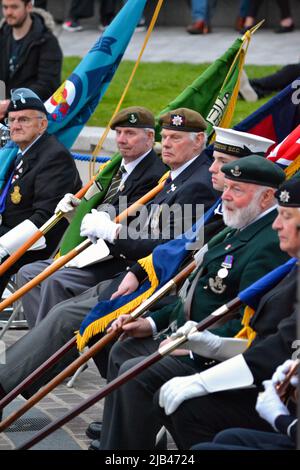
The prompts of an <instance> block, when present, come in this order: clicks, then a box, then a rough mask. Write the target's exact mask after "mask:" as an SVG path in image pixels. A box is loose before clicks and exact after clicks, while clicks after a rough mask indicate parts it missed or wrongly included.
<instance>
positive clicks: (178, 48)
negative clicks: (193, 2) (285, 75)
mask: <svg viewBox="0 0 300 470" xmlns="http://www.w3.org/2000/svg"><path fill="white" fill-rule="evenodd" d="M57 34H58V37H59V42H60V44H61V47H62V50H63V53H64V55H65V56H74V55H79V56H81V57H82V56H84V55H85V54H86V53H87V52H88V51H89V49H90V48H91V46H92V45H93V44H94V42H95V41H96V39H97V38H98V36H99V34H100V32H99V31H98V30H97V27H96V25H95V26H92V25H90V24H88V25H86V26H85V29H84V30H83V31H79V32H73V33H70V32H67V31H64V30H62V28H61V27H60V26H59V27H58V29H57ZM145 35H146V33H145V32H136V33H135V34H134V35H133V38H132V40H131V42H130V44H129V46H128V48H127V50H126V52H125V54H124V59H127V60H136V59H137V57H138V54H139V52H140V49H141V46H142V44H143V40H144V38H145ZM238 36H239V34H238V33H237V32H236V31H234V30H233V29H229V28H222V27H215V28H214V30H213V32H212V33H211V34H207V35H204V36H203V35H196V36H194V35H190V34H187V33H186V31H185V29H184V28H183V27H157V28H155V29H154V31H153V32H152V34H151V37H150V40H149V43H148V45H147V47H146V49H145V52H144V54H143V58H142V60H143V61H145V62H161V61H170V62H189V63H194V64H197V63H203V62H212V61H214V60H215V59H216V58H217V57H219V56H220V55H221V54H223V52H225V51H226V49H227V48H228V47H229V46H230V44H232V43H233V41H234V40H235V39H236V38H237V37H238ZM299 43H300V30H299V29H296V30H295V31H294V32H292V33H285V34H275V33H274V32H273V30H271V29H266V28H261V29H260V30H259V31H257V32H256V33H255V34H254V35H253V38H252V40H251V43H250V47H249V50H248V54H247V59H246V64H255V65H273V64H278V65H285V64H289V63H293V62H297V61H299V59H300V49H299Z"/></svg>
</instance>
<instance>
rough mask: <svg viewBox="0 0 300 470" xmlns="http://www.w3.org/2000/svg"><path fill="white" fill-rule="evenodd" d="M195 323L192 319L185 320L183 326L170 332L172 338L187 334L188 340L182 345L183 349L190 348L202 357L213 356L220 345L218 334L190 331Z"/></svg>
mask: <svg viewBox="0 0 300 470" xmlns="http://www.w3.org/2000/svg"><path fill="white" fill-rule="evenodd" d="M196 325H197V323H196V322H194V321H187V322H186V323H185V324H184V325H183V326H181V327H180V328H178V330H177V331H176V332H175V333H173V334H172V336H171V337H172V338H179V337H180V336H187V338H188V341H186V343H184V344H183V345H182V347H183V348H185V349H191V351H193V352H195V353H196V354H199V355H200V356H204V357H211V358H213V357H214V354H216V353H217V352H218V350H219V348H220V346H221V338H220V336H217V335H214V334H212V333H210V332H209V331H207V330H205V331H201V332H200V331H196V332H195V331H192V333H190V331H191V330H193V328H195V326H196Z"/></svg>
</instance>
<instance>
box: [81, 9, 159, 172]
mask: <svg viewBox="0 0 300 470" xmlns="http://www.w3.org/2000/svg"><path fill="white" fill-rule="evenodd" d="M163 1H164V0H158V2H157V5H156V8H155V11H154V13H153V16H152V19H151V22H150V25H149V28H148V31H147V33H146V37H145V39H144V42H143V45H142V47H141V50H140V53H139V55H138V58H137V60H136V62H135V64H134V67H133V69H132V72H131V75H130V77H129V80H128V82H127V84H126V86H125V88H124V90H123V93H122V96H121V98H120V100H119V103H118V104H117V106H116V109H115V110H114V112H113V115H112V117H111V118H110V121H109V123H108V124H107V126H106V129H105V131H104V132H103V134H102V136H101V138H100V140H99V142H98V143H97V145H96V147H95V149H94V151H93V153H92V156H93V160H92V162H90V164H91V165H90V177H91V176H92V174H93V173H94V169H95V159H96V156H97V155H98V153H99V151H100V150H101V148H102V145H103V142H104V140H105V139H106V137H107V134H108V132H109V129H110V126H111V123H112V121H113V119H114V117H115V115H116V114H117V113H118V112H119V110H120V108H121V106H122V103H123V101H124V99H125V96H126V95H127V92H128V90H129V87H130V85H131V83H132V80H133V78H134V76H135V73H136V71H137V68H138V66H139V65H140V62H141V59H142V55H143V53H144V51H145V48H146V46H147V44H148V41H149V38H150V35H151V33H152V31H153V28H154V26H155V23H156V20H157V17H158V15H159V12H160V10H161V7H162V4H163Z"/></svg>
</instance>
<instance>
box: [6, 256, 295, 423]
mask: <svg viewBox="0 0 300 470" xmlns="http://www.w3.org/2000/svg"><path fill="white" fill-rule="evenodd" d="M295 262H296V259H295V258H292V259H290V260H289V261H288V262H286V263H285V264H284V265H282V266H279V267H278V268H275V269H274V270H273V271H271V272H270V273H268V274H266V275H264V276H263V277H262V278H260V279H258V280H257V281H256V282H254V283H253V284H251V286H249V287H247V288H246V289H244V290H243V291H241V292H239V294H238V296H237V297H235V298H234V299H233V300H231V301H229V302H228V303H227V304H224V305H222V306H221V307H219V308H217V309H216V310H215V311H214V312H213V313H212V314H210V315H209V316H208V317H206V318H204V319H203V320H202V321H200V322H199V323H198V324H197V326H196V328H195V330H194V331H196V329H197V331H203V330H204V329H206V328H209V327H210V326H212V325H214V326H217V325H219V324H220V323H221V324H223V323H224V322H226V321H228V320H229V319H230V318H231V317H232V315H234V312H235V310H236V309H237V308H239V307H240V306H241V305H242V304H248V303H249V301H250V299H251V296H252V292H253V291H254V292H255V296H257V295H258V294H260V295H263V294H264V293H265V292H266V291H268V290H269V289H271V288H272V287H273V286H274V283H276V284H277V283H278V282H279V281H280V280H281V279H282V277H283V276H285V275H286V274H287V273H288V272H289V271H290V269H291V268H292V267H293V265H294V263H295ZM193 263H194V262H193ZM193 263H190V264H189V265H188V266H187V267H186V268H184V270H183V271H182V273H185V275H188V274H189V272H190V270H192V269H193V268H194V266H193ZM180 275H181V273H179V274H178V275H177V280H178V279H180V277H178V276H180ZM181 280H182V278H181ZM148 307H149V305H148ZM139 308H140V307H138V309H137V310H139ZM137 310H136V311H134V312H132V313H131V314H130V315H129V316H128V319H127V320H126V323H129V322H131V321H132V320H134V319H136V317H137V315H138V314H137ZM140 313H141V312H140ZM122 331H123V330H122V329H121V328H120V329H118V330H116V331H115V332H111V333H108V334H107V335H106V336H104V337H103V338H101V340H99V341H98V342H97V343H95V344H94V345H93V346H92V347H91V348H90V349H89V351H87V352H86V353H84V354H83V355H82V356H80V357H79V358H77V359H76V360H75V361H74V362H73V363H71V364H70V365H69V366H68V367H67V368H66V369H65V370H63V371H62V372H60V373H59V374H58V375H57V376H56V377H54V378H53V379H52V380H51V381H50V382H49V383H48V384H47V385H46V386H45V387H43V388H42V389H41V390H39V391H38V392H37V393H36V394H35V395H33V396H32V397H31V398H30V399H29V400H28V401H27V402H26V403H25V404H24V405H23V406H22V407H21V408H20V409H19V410H17V411H16V412H15V413H13V414H11V415H10V416H8V417H7V418H6V419H5V420H3V421H2V423H0V432H1V431H3V430H4V429H5V428H6V427H7V426H9V425H10V424H11V423H12V422H13V421H14V420H15V419H17V418H19V417H20V416H22V415H23V413H25V412H26V411H27V410H28V409H30V408H31V407H32V406H34V405H35V404H36V403H37V402H38V401H39V400H41V399H42V398H43V397H44V396H45V395H46V394H47V393H49V392H50V391H51V390H52V389H53V388H54V387H56V386H57V385H58V384H59V383H61V381H62V380H64V378H66V377H67V376H69V375H71V374H72V373H73V372H74V371H75V370H76V369H77V368H78V367H80V366H81V365H82V364H83V363H85V362H86V361H87V360H88V359H89V358H90V357H91V356H93V355H94V354H95V352H97V351H98V348H99V350H100V349H101V348H102V347H103V346H105V345H106V344H107V343H108V342H109V341H110V340H111V339H113V338H116V337H117V336H118V334H119V333H120V332H122ZM71 341H72V340H70V341H69V343H67V344H66V345H64V346H63V347H62V348H61V349H60V350H59V351H57V352H56V353H55V354H57V355H58V354H59V353H60V352H61V351H62V350H63V348H65V347H68V345H70V344H71ZM184 341H186V339H185V340H184ZM99 344H101V346H100V345H99ZM168 345H169V343H168ZM70 347H71V346H70ZM176 347H177V345H176ZM176 347H175V348H174V349H176ZM96 348H97V350H96ZM163 351H165V349H163ZM52 359H53V356H51V358H49V360H48V361H51V360H52ZM46 362H47V361H46ZM45 364H46V363H44V365H45ZM41 367H43V364H42V365H41V366H40V368H41ZM40 368H39V369H40ZM39 369H37V371H38V370H39ZM44 370H46V369H44ZM37 371H36V372H37ZM33 374H35V372H33ZM39 374H40V373H39ZM31 377H32V375H31ZM28 380H29V378H28ZM33 380H34V379H32V381H33ZM25 381H26V386H28V385H29V383H28V381H27V379H25ZM25 381H23V383H24V382H25ZM21 385H22V384H20V386H21ZM20 386H17V387H16V388H15V389H14V390H12V391H11V392H10V394H9V396H11V395H13V394H15V393H16V392H17V391H18V393H19V392H20V389H19V388H18V387H20ZM14 396H16V395H14ZM13 398H14V397H13ZM100 398H102V397H100ZM100 398H99V399H100ZM11 399H12V398H11ZM11 399H9V398H8V396H7V397H4V398H3V399H2V400H1V401H0V407H3V406H4V404H7V403H9V401H11ZM88 406H91V405H88ZM88 406H87V407H88ZM84 409H86V408H84ZM81 411H83V409H80V411H79V412H81ZM70 419H71V418H70ZM50 432H52V431H50Z"/></svg>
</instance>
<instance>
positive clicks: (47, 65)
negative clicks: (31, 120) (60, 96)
mask: <svg viewBox="0 0 300 470" xmlns="http://www.w3.org/2000/svg"><path fill="white" fill-rule="evenodd" d="M31 16H32V20H33V23H32V27H31V29H30V31H29V33H28V34H27V35H26V36H25V38H24V40H23V43H22V50H21V51H20V60H19V63H18V66H17V69H16V70H15V72H14V73H13V74H12V75H11V76H10V75H9V57H10V47H11V41H12V28H11V26H9V25H8V24H7V23H6V22H4V23H3V25H2V27H1V29H0V51H1V54H0V80H3V81H4V82H5V85H6V93H7V98H10V90H11V89H13V88H19V87H26V88H30V89H31V90H32V91H34V92H35V93H37V95H38V96H39V97H40V98H41V100H43V101H45V100H46V99H47V98H49V96H51V95H52V93H54V91H55V90H56V89H57V88H58V87H59V85H60V83H61V79H60V74H61V66H62V51H61V49H60V46H59V43H58V41H57V39H56V37H55V36H54V35H53V34H52V32H51V31H50V30H49V29H48V28H47V27H46V25H45V22H44V19H43V18H42V16H41V15H40V14H37V13H32V15H31Z"/></svg>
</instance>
